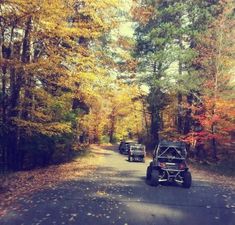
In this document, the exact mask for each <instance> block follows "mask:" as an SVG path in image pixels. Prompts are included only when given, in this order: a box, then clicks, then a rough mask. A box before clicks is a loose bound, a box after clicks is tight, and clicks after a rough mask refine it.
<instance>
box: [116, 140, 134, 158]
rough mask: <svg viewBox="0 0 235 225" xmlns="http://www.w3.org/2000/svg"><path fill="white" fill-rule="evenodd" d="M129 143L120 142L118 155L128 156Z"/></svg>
mask: <svg viewBox="0 0 235 225" xmlns="http://www.w3.org/2000/svg"><path fill="white" fill-rule="evenodd" d="M130 145H131V143H130V142H126V141H121V143H120V145H119V148H118V150H119V153H120V154H124V155H128V152H129V149H130Z"/></svg>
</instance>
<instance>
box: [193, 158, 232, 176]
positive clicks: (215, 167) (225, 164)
mask: <svg viewBox="0 0 235 225" xmlns="http://www.w3.org/2000/svg"><path fill="white" fill-rule="evenodd" d="M192 165H193V166H194V167H195V168H198V169H201V170H205V171H208V172H211V173H215V174H218V175H223V176H226V177H235V160H226V161H221V162H218V163H195V162H194V163H192Z"/></svg>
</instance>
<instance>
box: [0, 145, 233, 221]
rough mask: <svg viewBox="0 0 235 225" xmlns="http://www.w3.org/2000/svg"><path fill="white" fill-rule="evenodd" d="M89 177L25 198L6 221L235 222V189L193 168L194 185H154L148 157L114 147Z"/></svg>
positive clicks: (9, 214)
mask: <svg viewBox="0 0 235 225" xmlns="http://www.w3.org/2000/svg"><path fill="white" fill-rule="evenodd" d="M97 154H103V155H104V156H105V161H104V164H103V165H101V166H100V168H99V169H98V170H97V171H96V172H94V174H92V175H90V176H89V177H86V178H79V179H78V180H77V181H73V182H67V183H63V184H60V185H59V186H57V187H56V188H51V189H47V190H44V191H41V192H38V193H35V194H34V195H33V196H32V197H30V198H29V199H22V200H20V201H19V203H20V205H21V210H17V209H16V210H14V209H13V210H12V211H11V213H8V214H7V215H6V216H5V217H3V218H2V219H0V224H1V225H3V224H7V225H14V224H17V225H18V224H21V225H41V224H44V225H53V224H55V225H60V224H77V225H112V224H116V225H235V203H234V200H235V199H234V196H235V194H234V192H233V191H232V190H231V189H230V188H229V187H226V186H224V185H218V184H215V183H211V182H210V183H209V182H207V181H206V180H207V179H206V178H203V179H201V178H198V176H197V174H193V184H192V187H191V188H190V189H184V188H182V187H179V186H176V185H160V186H158V187H151V186H149V185H148V184H146V182H145V173H146V167H147V165H148V162H146V163H141V162H139V163H138V162H131V163H130V162H128V161H127V160H126V159H127V157H126V156H124V155H120V154H119V153H118V152H117V150H115V149H114V148H113V147H109V148H106V150H105V151H102V152H101V153H97Z"/></svg>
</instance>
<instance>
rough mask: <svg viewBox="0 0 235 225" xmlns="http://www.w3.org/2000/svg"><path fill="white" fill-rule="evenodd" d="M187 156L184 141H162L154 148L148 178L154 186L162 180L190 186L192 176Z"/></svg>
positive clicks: (186, 186)
mask: <svg viewBox="0 0 235 225" xmlns="http://www.w3.org/2000/svg"><path fill="white" fill-rule="evenodd" d="M186 157H187V151H186V146H185V144H184V143H182V142H170V141H162V142H160V143H159V145H158V146H156V148H155V149H154V152H153V160H152V162H150V165H149V166H148V168H147V174H146V178H147V180H148V181H149V182H150V184H151V185H152V186H157V185H158V184H159V183H160V182H176V183H178V184H181V185H182V186H183V187H185V188H190V186H191V183H192V177H191V173H190V172H189V168H188V166H187V164H186Z"/></svg>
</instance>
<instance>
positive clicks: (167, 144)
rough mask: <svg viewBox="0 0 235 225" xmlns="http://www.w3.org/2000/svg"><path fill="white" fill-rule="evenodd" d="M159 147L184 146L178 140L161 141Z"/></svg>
mask: <svg viewBox="0 0 235 225" xmlns="http://www.w3.org/2000/svg"><path fill="white" fill-rule="evenodd" d="M159 147H175V148H185V147H186V146H185V143H183V142H180V141H165V140H164V141H161V142H159Z"/></svg>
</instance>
